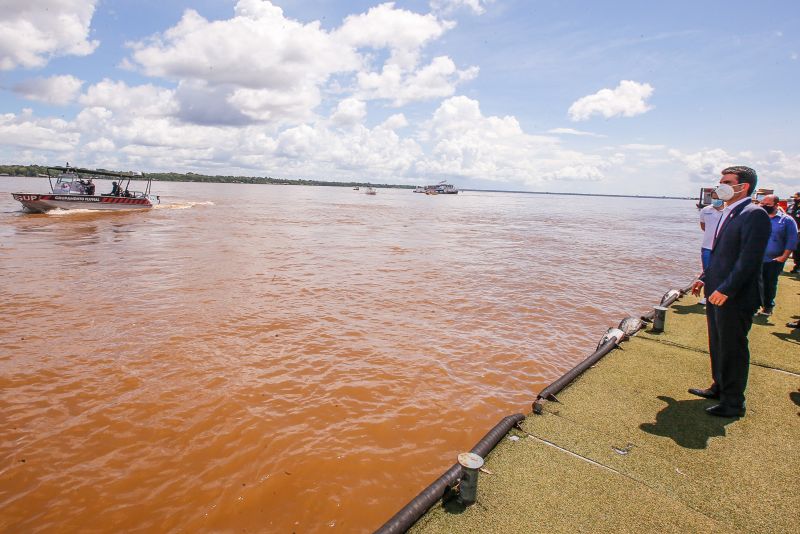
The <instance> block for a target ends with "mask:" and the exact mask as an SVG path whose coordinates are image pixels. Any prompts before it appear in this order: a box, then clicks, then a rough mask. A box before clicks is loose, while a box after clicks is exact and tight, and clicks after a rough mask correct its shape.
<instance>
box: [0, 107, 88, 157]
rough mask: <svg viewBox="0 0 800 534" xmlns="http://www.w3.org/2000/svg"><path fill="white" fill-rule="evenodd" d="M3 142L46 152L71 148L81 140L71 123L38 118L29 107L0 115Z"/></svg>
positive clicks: (0, 132)
mask: <svg viewBox="0 0 800 534" xmlns="http://www.w3.org/2000/svg"><path fill="white" fill-rule="evenodd" d="M0 139H3V144H5V145H9V146H12V147H17V148H31V149H38V150H43V151H47V152H52V151H64V150H72V149H74V148H75V147H76V146H78V143H79V142H80V140H81V135H80V133H79V132H78V131H76V129H75V128H74V125H73V124H70V123H69V122H67V121H65V120H62V119H57V118H51V117H47V118H38V117H34V116H33V112H32V111H31V110H30V109H25V110H23V111H22V113H20V114H18V115H17V114H14V113H6V114H3V115H0Z"/></svg>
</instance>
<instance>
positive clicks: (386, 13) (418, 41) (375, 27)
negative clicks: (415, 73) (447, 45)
mask: <svg viewBox="0 0 800 534" xmlns="http://www.w3.org/2000/svg"><path fill="white" fill-rule="evenodd" d="M453 27H455V23H454V22H448V21H440V20H438V19H437V18H436V17H435V16H434V15H432V14H427V15H420V14H418V13H413V12H411V11H407V10H404V9H396V8H395V7H394V3H393V2H387V3H385V4H380V5H378V6H376V7H373V8H371V9H370V10H369V11H368V12H367V13H364V14H360V15H350V16H349V17H347V18H346V19H345V21H344V24H342V26H341V28H339V29H338V30H336V32H335V36H336V40H337V41H340V42H342V43H346V44H348V45H350V46H352V47H354V48H362V47H371V48H375V49H384V48H388V49H389V51H390V57H389V59H388V60H387V61H386V64H387V65H397V66H398V67H400V68H401V69H404V70H409V69H412V68H413V67H414V66H415V65H416V64H417V62H418V60H419V54H420V51H421V49H422V48H423V47H424V46H425V45H426V44H428V43H429V42H431V41H433V40H435V39H438V38H439V37H441V36H442V35H443V34H444V32H446V31H447V30H449V29H452V28H453Z"/></svg>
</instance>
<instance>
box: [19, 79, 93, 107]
mask: <svg viewBox="0 0 800 534" xmlns="http://www.w3.org/2000/svg"><path fill="white" fill-rule="evenodd" d="M82 85H83V81H82V80H79V79H78V78H76V77H75V76H70V75H64V76H50V77H49V78H32V79H29V80H24V81H22V82H20V83H18V84H16V85H15V86H14V89H13V90H14V92H15V93H18V94H20V95H22V96H24V97H25V98H27V99H29V100H36V101H39V102H45V103H47V104H54V105H58V106H63V105H66V104H69V103H70V102H72V101H74V100H75V98H76V97H77V96H78V93H79V92H80V90H81V86H82Z"/></svg>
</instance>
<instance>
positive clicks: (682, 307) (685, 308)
mask: <svg viewBox="0 0 800 534" xmlns="http://www.w3.org/2000/svg"><path fill="white" fill-rule="evenodd" d="M669 309H670V310H671V311H672V313H677V314H678V315H689V314H695V315H705V314H706V309H705V307H704V306H703V305H702V304H673V305H672V306H670V308H669Z"/></svg>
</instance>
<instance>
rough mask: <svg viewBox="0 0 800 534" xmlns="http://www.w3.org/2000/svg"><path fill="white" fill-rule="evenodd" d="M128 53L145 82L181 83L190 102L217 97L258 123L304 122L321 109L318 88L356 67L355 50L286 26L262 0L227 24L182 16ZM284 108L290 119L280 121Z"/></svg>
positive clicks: (315, 25) (308, 28)
mask: <svg viewBox="0 0 800 534" xmlns="http://www.w3.org/2000/svg"><path fill="white" fill-rule="evenodd" d="M130 46H131V47H132V48H133V54H132V58H131V61H130V63H131V64H133V65H138V66H139V67H141V69H142V70H143V71H144V73H145V74H147V75H149V76H157V77H163V78H167V79H172V80H179V81H182V82H183V83H188V84H189V85H190V86H191V88H192V90H193V91H194V96H195V97H198V90H199V88H200V87H205V88H207V89H208V92H207V93H206V96H211V95H217V98H220V99H222V100H227V101H228V102H229V103H231V104H233V105H234V106H239V107H240V110H241V112H242V113H244V114H246V115H248V116H250V117H252V118H255V119H260V120H269V119H272V118H274V117H276V115H277V116H283V115H288V116H292V117H300V118H307V117H308V116H309V113H310V110H311V109H313V108H314V107H315V106H316V105H318V104H319V102H320V94H319V91H318V86H319V85H320V84H321V83H323V82H324V81H325V80H327V79H328V77H329V76H330V75H331V74H333V73H337V72H344V71H351V70H355V69H357V68H358V67H359V65H360V58H359V57H358V55H357V54H356V52H355V50H354V49H353V48H352V47H350V46H348V45H347V44H345V43H342V42H340V41H339V40H337V39H334V38H332V37H331V35H330V34H329V33H327V32H325V31H324V30H323V29H321V28H320V24H319V22H312V23H309V24H302V23H300V22H297V21H295V20H292V19H288V18H286V17H284V15H283V11H282V10H281V9H280V8H279V7H277V6H274V5H273V4H271V3H270V2H267V1H261V0H240V1H239V2H238V3H237V4H236V7H235V13H234V17H233V18H231V19H228V20H221V21H208V20H206V19H204V18H203V17H201V16H200V15H199V14H198V13H197V12H195V11H194V10H191V9H190V10H187V11H186V12H185V13H184V14H183V17H182V18H181V20H180V22H178V24H177V25H175V26H174V27H172V28H170V29H168V30H167V31H165V32H164V33H163V34H161V35H157V36H154V37H153V38H151V39H150V40H148V41H144V42H138V43H132V44H130ZM220 89H224V91H220ZM283 108H286V109H288V110H289V111H288V112H287V113H281V111H280V110H281V109H283Z"/></svg>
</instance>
